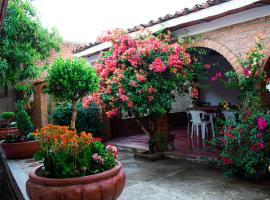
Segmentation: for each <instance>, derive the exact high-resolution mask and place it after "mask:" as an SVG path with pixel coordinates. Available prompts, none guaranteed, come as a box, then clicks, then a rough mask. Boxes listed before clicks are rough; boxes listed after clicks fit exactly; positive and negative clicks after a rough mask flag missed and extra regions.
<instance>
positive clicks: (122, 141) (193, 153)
mask: <svg viewBox="0 0 270 200" xmlns="http://www.w3.org/2000/svg"><path fill="white" fill-rule="evenodd" d="M170 134H174V135H175V140H174V144H175V149H174V150H173V149H172V148H170V150H169V151H167V152H165V155H166V156H168V157H187V158H199V157H204V156H205V157H210V158H215V157H216V156H217V151H216V150H215V149H213V148H212V147H211V146H210V145H209V144H207V142H205V145H204V144H203V143H202V140H201V137H200V136H199V138H197V137H196V135H194V137H193V140H191V139H190V136H188V134H187V128H185V127H184V128H179V129H176V130H172V131H170ZM209 139H210V138H209V137H207V139H206V141H209ZM109 143H112V144H115V145H116V146H118V147H119V148H126V149H128V148H130V149H131V150H132V151H136V150H138V151H146V150H148V137H147V136H146V135H144V134H138V135H133V136H127V137H121V138H116V139H113V140H110V141H109Z"/></svg>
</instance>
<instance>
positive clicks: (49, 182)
mask: <svg viewBox="0 0 270 200" xmlns="http://www.w3.org/2000/svg"><path fill="white" fill-rule="evenodd" d="M116 162H117V165H116V166H114V167H113V168H112V169H109V170H107V171H104V172H100V173H97V174H92V175H87V176H80V177H73V178H46V177H42V176H38V175H37V173H36V172H38V171H39V170H41V168H42V166H40V167H38V168H36V169H34V170H32V171H30V173H29V180H31V181H32V182H35V183H37V184H39V185H45V186H68V185H81V184H87V183H92V182H96V181H98V180H102V179H108V178H110V177H113V176H115V175H116V174H118V173H119V171H120V170H121V168H122V165H121V163H120V162H119V161H116Z"/></svg>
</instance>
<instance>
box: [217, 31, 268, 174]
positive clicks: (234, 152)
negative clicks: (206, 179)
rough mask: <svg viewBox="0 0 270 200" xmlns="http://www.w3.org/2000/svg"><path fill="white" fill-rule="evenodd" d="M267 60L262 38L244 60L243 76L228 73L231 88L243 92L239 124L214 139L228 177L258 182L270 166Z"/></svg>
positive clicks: (228, 124) (225, 129)
mask: <svg viewBox="0 0 270 200" xmlns="http://www.w3.org/2000/svg"><path fill="white" fill-rule="evenodd" d="M263 57H264V54H263V51H262V45H261V40H260V36H259V37H258V38H257V39H256V46H255V47H254V48H252V49H251V50H250V52H248V53H247V55H246V58H245V59H242V60H240V63H241V65H242V67H243V73H237V72H227V73H226V74H225V75H226V76H227V77H228V78H229V82H228V85H229V86H231V87H236V88H238V89H239V91H240V94H239V98H240V104H239V106H238V107H239V120H238V121H237V123H236V124H230V122H229V123H228V122H226V123H224V125H225V126H224V127H221V128H220V134H219V136H218V137H217V138H215V139H214V143H215V144H219V145H220V146H221V153H220V161H221V164H222V165H223V167H224V168H225V170H226V172H225V175H226V176H232V175H234V174H239V173H240V174H243V175H244V176H246V177H249V178H256V177H258V176H259V175H260V172H261V171H262V170H263V171H264V172H265V171H266V170H267V167H268V166H269V164H270V135H269V133H270V127H269V120H270V113H269V112H266V111H264V110H263V106H262V103H261V97H260V95H259V92H260V88H259V87H258V86H259V84H260V83H261V81H262V80H265V78H266V76H265V72H264V70H263V68H262V66H261V64H262V58H263Z"/></svg>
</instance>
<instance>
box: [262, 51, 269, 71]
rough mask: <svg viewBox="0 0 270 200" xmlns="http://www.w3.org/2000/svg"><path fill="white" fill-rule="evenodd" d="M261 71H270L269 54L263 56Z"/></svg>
mask: <svg viewBox="0 0 270 200" xmlns="http://www.w3.org/2000/svg"><path fill="white" fill-rule="evenodd" d="M263 69H265V70H267V69H270V53H269V54H265V59H264V61H263Z"/></svg>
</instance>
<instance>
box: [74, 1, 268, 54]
mask: <svg viewBox="0 0 270 200" xmlns="http://www.w3.org/2000/svg"><path fill="white" fill-rule="evenodd" d="M266 5H270V2H269V0H231V1H228V2H224V3H221V4H218V5H215V6H212V7H209V8H205V9H202V10H198V11H196V12H192V13H190V14H188V15H184V16H180V17H177V18H174V19H170V20H167V21H164V22H162V23H159V24H155V25H153V26H150V27H147V28H148V29H149V30H151V31H152V32H156V31H159V30H160V29H168V30H171V31H175V30H178V29H183V28H186V27H189V26H193V25H196V24H201V23H207V22H211V21H213V20H215V19H219V18H222V17H225V16H228V15H232V14H236V13H239V12H243V11H246V10H249V9H252V8H256V7H262V6H266ZM110 46H111V44H110V43H102V44H97V45H94V46H92V47H89V48H86V49H84V50H82V51H79V52H78V53H76V54H75V56H77V57H88V56H91V55H95V54H97V53H99V52H100V51H102V50H105V49H108V48H109V47H110Z"/></svg>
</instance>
